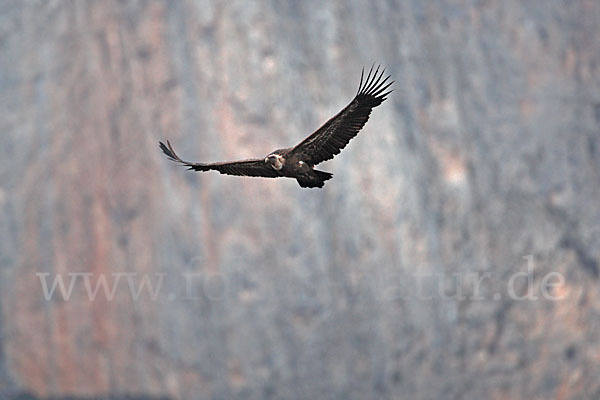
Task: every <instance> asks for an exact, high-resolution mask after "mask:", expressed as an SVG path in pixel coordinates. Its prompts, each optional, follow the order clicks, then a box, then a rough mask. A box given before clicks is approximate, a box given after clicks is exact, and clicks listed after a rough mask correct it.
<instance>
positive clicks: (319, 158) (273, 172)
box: [160, 67, 393, 188]
mask: <svg viewBox="0 0 600 400" xmlns="http://www.w3.org/2000/svg"><path fill="white" fill-rule="evenodd" d="M378 72H379V67H377V70H376V71H375V72H374V73H373V68H372V67H371V70H370V71H369V74H368V76H367V78H366V79H365V81H364V85H363V76H364V70H363V74H361V77H360V85H359V88H358V92H357V94H356V96H355V97H354V99H353V100H352V102H350V104H348V106H346V108H344V109H343V110H342V111H340V112H339V113H338V114H337V115H336V116H334V117H333V118H331V119H330V120H329V121H327V122H326V123H325V124H324V125H323V126H322V127H320V128H319V129H317V130H316V131H315V132H314V133H313V134H311V135H310V136H308V137H307V138H306V139H304V140H303V141H302V142H300V143H299V144H297V145H296V146H294V147H290V148H287V149H278V150H275V151H273V152H271V153H269V154H268V155H267V156H266V157H264V158H253V159H248V160H241V161H232V162H218V163H208V164H205V163H191V162H187V161H183V160H182V159H181V158H179V157H178V156H177V154H175V151H174V150H173V147H172V146H171V143H169V141H167V144H166V145H165V144H164V143H162V142H160V148H161V149H162V151H163V152H164V153H165V154H166V155H167V157H169V158H170V159H171V160H173V161H175V162H178V163H180V164H183V165H185V166H187V167H189V169H192V170H195V171H210V170H214V171H218V172H220V173H222V174H228V175H239V176H260V177H265V178H279V177H287V178H295V179H296V180H297V181H298V184H299V185H300V186H301V187H306V188H314V187H318V188H322V187H323V185H324V184H325V181H326V180H328V179H331V177H332V176H333V175H332V174H330V173H329V172H323V171H318V170H316V169H314V168H313V167H314V166H315V165H317V164H319V163H321V162H323V161H326V160H329V159H331V158H333V157H334V156H335V155H336V154H338V153H339V152H340V151H341V150H342V149H343V148H344V147H345V146H346V145H347V144H348V142H349V141H350V139H352V138H353V137H354V136H356V135H357V134H358V132H359V131H360V129H362V127H363V126H364V124H365V123H366V122H367V120H368V119H369V115H370V114H371V110H372V109H373V108H375V107H377V106H378V105H379V104H381V103H382V102H383V101H384V100H385V99H386V96H387V95H388V94H389V93H390V92H391V90H390V91H388V92H385V90H386V89H387V88H388V87H389V86H390V85H391V84H392V83H393V82H390V83H388V84H386V81H387V80H388V79H389V76H388V77H386V78H385V79H383V80H382V78H383V74H384V71H382V72H381V74H378ZM384 92H385V93H384Z"/></svg>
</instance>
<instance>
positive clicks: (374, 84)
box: [365, 68, 385, 95]
mask: <svg viewBox="0 0 600 400" xmlns="http://www.w3.org/2000/svg"><path fill="white" fill-rule="evenodd" d="M377 69H379V68H377ZM384 72H385V70H383V71H381V74H379V77H378V78H377V80H375V78H373V84H372V85H371V87H369V91H368V92H367V93H365V94H366V95H373V92H374V91H375V90H377V87H378V86H379V82H380V81H381V78H383V74H384Z"/></svg>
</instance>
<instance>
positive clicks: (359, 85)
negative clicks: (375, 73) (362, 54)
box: [356, 67, 365, 96]
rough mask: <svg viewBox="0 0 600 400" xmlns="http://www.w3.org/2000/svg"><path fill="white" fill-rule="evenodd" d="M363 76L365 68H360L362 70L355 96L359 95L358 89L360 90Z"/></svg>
mask: <svg viewBox="0 0 600 400" xmlns="http://www.w3.org/2000/svg"><path fill="white" fill-rule="evenodd" d="M364 74H365V67H362V70H361V71H360V83H359V84H358V91H357V92H356V95H357V96H358V94H359V93H360V89H361V87H362V84H363V76H364Z"/></svg>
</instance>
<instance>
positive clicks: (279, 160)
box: [265, 154, 285, 171]
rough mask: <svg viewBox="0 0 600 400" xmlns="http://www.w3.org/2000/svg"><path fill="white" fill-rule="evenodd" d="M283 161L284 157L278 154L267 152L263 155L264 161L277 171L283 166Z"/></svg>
mask: <svg viewBox="0 0 600 400" xmlns="http://www.w3.org/2000/svg"><path fill="white" fill-rule="evenodd" d="M284 162H285V158H283V157H282V156H280V155H279V154H269V155H268V156H267V157H265V163H267V164H270V165H271V167H273V169H275V170H277V171H279V170H280V169H281V168H283V163H284Z"/></svg>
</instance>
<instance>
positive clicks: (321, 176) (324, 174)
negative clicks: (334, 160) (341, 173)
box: [314, 169, 333, 182]
mask: <svg viewBox="0 0 600 400" xmlns="http://www.w3.org/2000/svg"><path fill="white" fill-rule="evenodd" d="M314 171H315V174H317V176H318V177H319V180H321V181H323V182H325V181H326V180H329V179H331V178H333V174H330V173H329V172H324V171H319V170H316V169H315V170H314Z"/></svg>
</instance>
